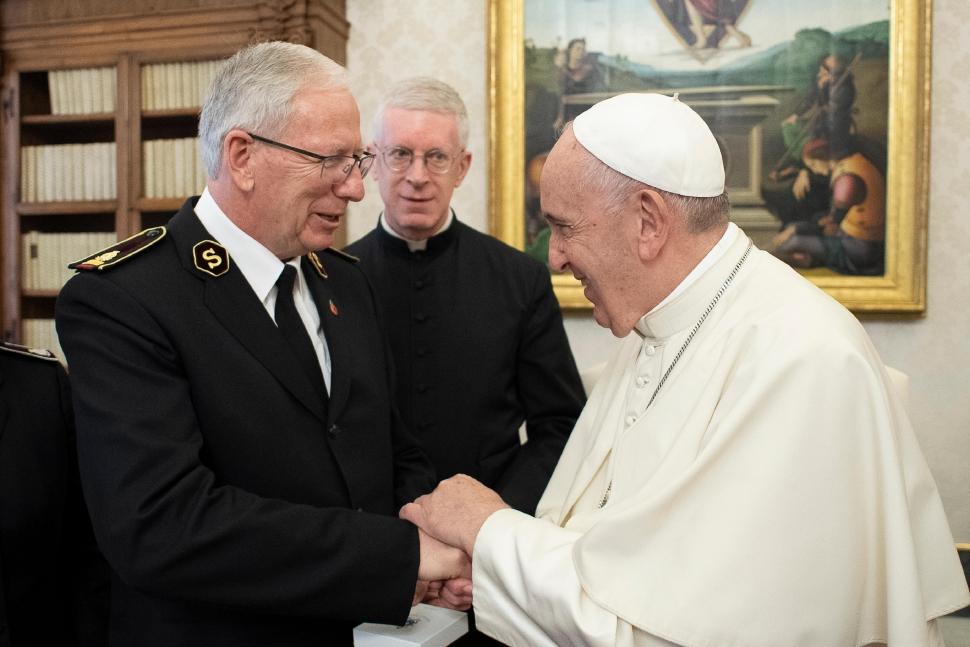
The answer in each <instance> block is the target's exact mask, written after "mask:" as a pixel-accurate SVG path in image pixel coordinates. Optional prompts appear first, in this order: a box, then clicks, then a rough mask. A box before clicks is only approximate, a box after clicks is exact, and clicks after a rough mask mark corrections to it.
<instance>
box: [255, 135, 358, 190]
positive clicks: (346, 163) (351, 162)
mask: <svg viewBox="0 0 970 647" xmlns="http://www.w3.org/2000/svg"><path fill="white" fill-rule="evenodd" d="M246 134H247V135H249V136H250V137H252V138H253V139H255V140H256V141H260V142H263V143H264V144H269V145H270V146H276V147H277V148H282V149H284V150H288V151H293V152H294V153H299V154H300V155H305V156H307V157H309V158H312V159H315V160H317V161H319V162H320V176H321V177H323V173H324V171H339V172H340V173H342V174H343V177H342V178H340V180H339V181H341V182H343V181H344V180H346V179H347V178H348V177H350V173H351V172H352V171H353V170H354V167H355V166H357V167H359V168H360V177H362V178H363V177H365V176H366V175H367V172H368V171H369V170H370V167H371V166H373V165H374V154H373V153H368V152H367V151H364V152H363V153H361V154H359V155H356V154H355V155H321V154H319V153H312V152H310V151H307V150H303V149H302V148H297V147H296V146H290V145H289V144H284V143H282V142H278V141H273V140H272V139H267V138H266V137H260V136H259V135H254V134H253V133H250V132H247V133H246Z"/></svg>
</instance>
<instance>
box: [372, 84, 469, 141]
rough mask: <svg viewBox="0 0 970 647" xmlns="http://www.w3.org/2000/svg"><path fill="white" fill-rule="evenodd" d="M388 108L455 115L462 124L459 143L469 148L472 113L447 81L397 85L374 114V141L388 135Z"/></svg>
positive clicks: (459, 124)
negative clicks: (469, 119)
mask: <svg viewBox="0 0 970 647" xmlns="http://www.w3.org/2000/svg"><path fill="white" fill-rule="evenodd" d="M388 108H402V109H404V110H424V111H427V112H437V113H440V114H443V115H454V117H455V119H456V120H457V122H458V143H459V144H460V145H461V147H462V148H465V146H467V145H468V111H467V110H466V109H465V102H464V101H462V100H461V97H460V96H459V95H458V92H457V91H456V90H455V89H454V88H453V87H451V86H450V85H448V84H447V83H444V82H443V81H439V80H438V79H433V78H431V77H429V76H416V77H414V78H412V79H407V80H405V81H401V82H400V83H397V84H395V85H394V86H393V87H391V89H390V90H388V91H387V93H386V94H385V95H384V98H383V99H382V100H381V103H380V105H378V106H377V112H376V113H374V139H375V140H377V139H380V138H381V137H382V136H383V134H384V111H385V110H387V109H388Z"/></svg>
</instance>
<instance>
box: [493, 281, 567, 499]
mask: <svg viewBox="0 0 970 647" xmlns="http://www.w3.org/2000/svg"><path fill="white" fill-rule="evenodd" d="M530 267H534V269H535V271H533V272H532V274H531V276H530V277H529V278H530V279H531V280H530V285H531V286H532V289H531V294H532V306H531V308H530V311H529V313H528V315H527V316H526V319H525V322H524V325H523V328H522V334H521V336H520V338H519V340H518V353H517V365H516V388H517V390H518V395H519V401H520V402H521V403H522V406H523V407H524V409H525V419H526V433H527V435H528V441H527V442H526V443H525V445H524V446H523V447H522V450H521V451H519V452H518V453H517V455H516V458H515V460H513V461H512V463H511V464H510V465H509V467H508V469H506V470H505V473H504V474H503V475H502V476H501V478H500V479H499V480H498V482H497V483H496V490H497V491H498V493H499V494H500V495H501V496H502V498H503V499H505V501H506V502H507V503H508V504H509V505H511V506H512V507H514V508H516V509H517V510H521V511H523V512H527V513H529V514H534V513H535V509H536V505H537V504H538V503H539V499H540V498H541V496H542V493H543V491H544V490H545V489H546V484H547V483H548V482H549V478H550V477H551V476H552V471H553V470H554V469H555V467H556V463H557V462H558V461H559V456H560V454H562V450H563V447H564V446H565V445H566V440H567V439H568V438H569V434H570V432H571V431H572V429H573V426H574V425H575V423H576V418H578V417H579V413H580V411H582V409H583V406H584V405H585V404H586V395H585V393H584V391H583V385H582V382H581V380H580V378H579V371H578V370H577V369H576V362H575V360H574V359H573V354H572V351H571V350H570V349H569V340H568V339H567V338H566V331H565V328H564V327H563V322H562V315H561V313H560V311H559V304H558V302H557V301H556V296H555V294H553V291H552V282H551V280H550V278H549V273H548V272H547V271H546V270H545V269H544V268H543V267H542V266H540V265H538V264H534V265H530Z"/></svg>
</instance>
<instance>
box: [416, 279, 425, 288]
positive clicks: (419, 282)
mask: <svg viewBox="0 0 970 647" xmlns="http://www.w3.org/2000/svg"><path fill="white" fill-rule="evenodd" d="M424 286H425V282H424V281H422V280H421V279H418V280H417V281H415V282H414V289H415V290H420V289H422V288H423V287H424Z"/></svg>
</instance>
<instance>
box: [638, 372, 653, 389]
mask: <svg viewBox="0 0 970 647" xmlns="http://www.w3.org/2000/svg"><path fill="white" fill-rule="evenodd" d="M648 384H650V378H649V377H645V376H643V375H640V376H638V377H637V388H640V389H642V388H643V387H645V386H646V385H648Z"/></svg>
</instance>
